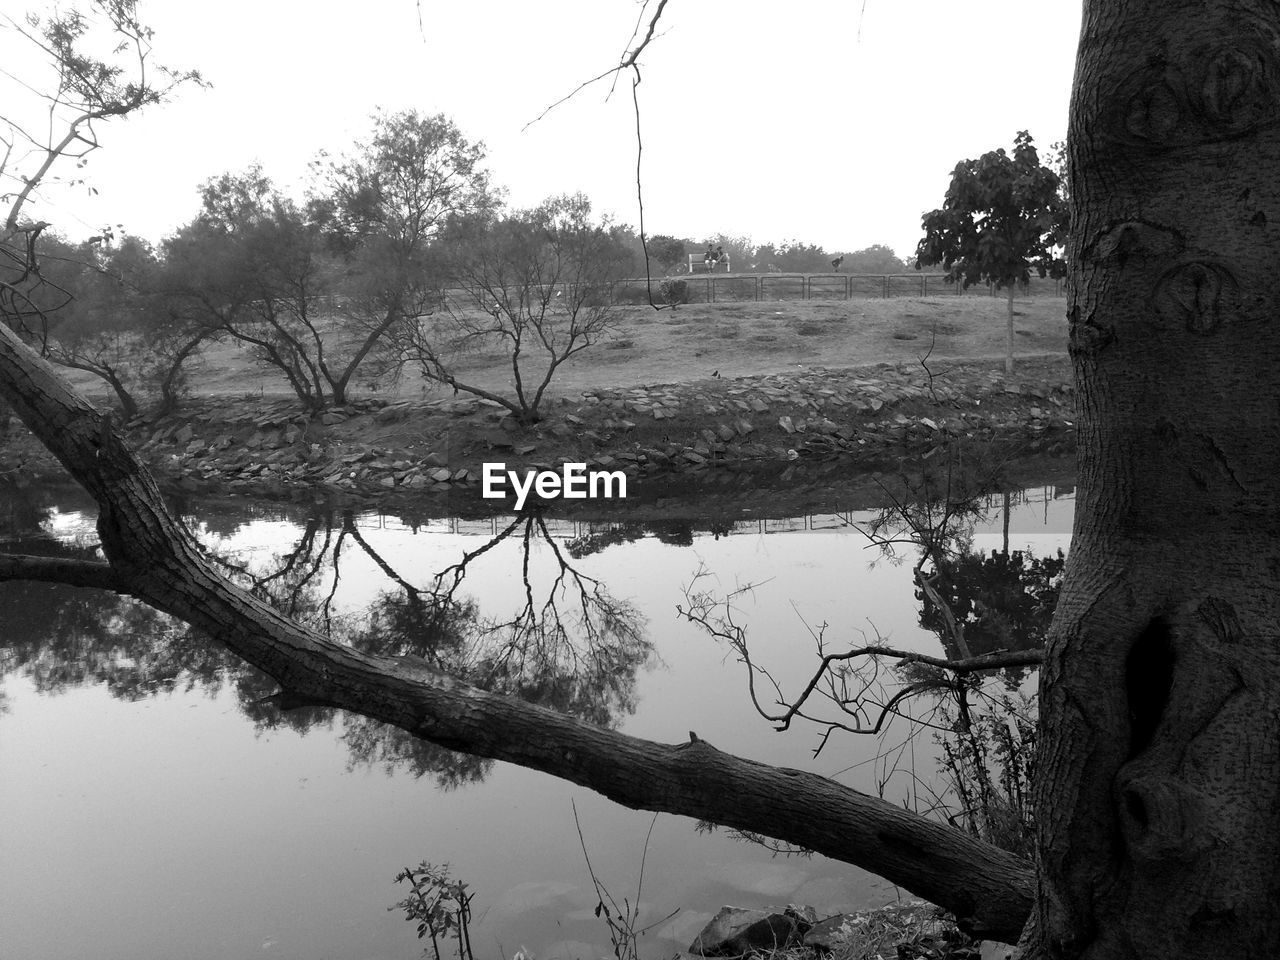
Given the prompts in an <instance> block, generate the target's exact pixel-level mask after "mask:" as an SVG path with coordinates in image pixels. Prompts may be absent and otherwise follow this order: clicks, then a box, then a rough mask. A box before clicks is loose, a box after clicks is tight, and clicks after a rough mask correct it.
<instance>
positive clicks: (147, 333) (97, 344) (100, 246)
mask: <svg viewBox="0 0 1280 960" xmlns="http://www.w3.org/2000/svg"><path fill="white" fill-rule="evenodd" d="M104 241H108V242H104ZM37 249H38V255H39V258H40V264H41V270H40V276H41V280H42V281H43V282H42V283H41V284H40V285H39V286H37V287H34V288H32V289H31V290H29V291H28V296H29V298H30V301H31V303H32V304H39V305H40V309H39V310H38V311H34V312H33V314H32V315H31V316H28V317H26V318H24V319H23V321H22V324H21V329H20V330H19V332H20V333H24V334H25V335H26V336H28V337H29V338H30V341H31V342H33V343H37V344H38V345H39V348H40V351H41V354H42V355H43V356H45V357H47V358H48V359H49V360H52V361H53V362H54V363H56V364H58V365H60V366H64V367H68V368H70V369H73V370H81V371H83V372H85V373H89V374H92V375H93V376H95V377H97V378H99V379H100V380H102V382H103V383H104V384H105V385H106V386H107V387H108V388H110V390H111V391H112V393H113V394H114V395H115V398H116V400H117V402H118V403H119V405H120V410H121V413H122V414H123V416H124V417H125V418H126V419H131V418H133V417H135V416H137V415H138V414H139V413H140V411H141V410H142V407H143V405H144V404H145V403H146V402H147V401H148V400H149V399H152V398H154V399H157V400H158V401H159V405H158V411H159V412H161V413H164V412H168V411H170V410H172V409H173V408H174V407H175V406H176V405H177V403H178V401H179V399H180V397H181V394H182V392H183V390H184V388H185V377H184V367H185V364H186V361H187V360H189V359H190V358H191V357H192V356H193V355H194V354H195V353H196V352H197V350H198V348H199V346H200V344H201V343H202V342H203V340H204V338H205V335H206V333H205V331H204V329H203V327H202V326H201V325H200V324H199V323H195V322H193V321H192V320H191V319H190V318H189V317H187V316H185V315H184V314H183V312H182V311H181V310H179V309H177V304H175V303H174V302H173V300H172V299H171V298H169V297H168V296H166V295H165V293H164V292H163V289H162V287H163V283H162V281H161V275H162V265H161V263H160V260H159V258H158V257H157V255H156V253H155V251H154V250H152V248H151V246H150V244H148V243H147V242H146V241H145V240H142V239H140V238H138V237H132V236H128V235H125V236H122V237H119V238H114V237H112V238H103V241H95V242H93V243H82V244H68V243H65V242H63V241H60V240H58V239H57V238H56V237H52V236H50V234H48V233H47V232H46V233H44V234H42V235H41V237H40V240H39V243H38V248H37Z"/></svg>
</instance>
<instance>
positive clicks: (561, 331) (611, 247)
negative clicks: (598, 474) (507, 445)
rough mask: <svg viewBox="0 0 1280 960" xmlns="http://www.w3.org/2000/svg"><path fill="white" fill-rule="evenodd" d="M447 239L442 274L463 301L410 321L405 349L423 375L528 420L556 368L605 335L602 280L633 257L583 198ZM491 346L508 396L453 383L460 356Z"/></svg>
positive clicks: (607, 319)
mask: <svg viewBox="0 0 1280 960" xmlns="http://www.w3.org/2000/svg"><path fill="white" fill-rule="evenodd" d="M454 242H455V245H456V248H457V252H455V253H454V254H453V255H452V256H451V257H450V259H449V271H450V274H451V276H452V279H453V282H454V283H455V284H457V286H458V288H459V289H460V291H461V296H460V297H458V298H456V299H449V300H446V301H445V309H444V310H442V311H440V312H438V313H436V314H434V315H430V316H422V317H419V318H417V321H416V323H415V324H414V325H412V326H411V327H408V328H407V331H408V338H407V341H406V342H405V344H404V347H403V350H404V352H405V354H406V355H407V356H409V357H411V358H413V360H415V361H416V362H417V364H418V367H419V369H420V370H421V371H422V375H423V377H425V378H426V379H428V380H433V381H436V382H438V383H443V384H446V385H448V386H450V387H452V388H454V390H461V391H463V392H466V393H471V394H475V395H476V396H480V397H484V398H486V399H489V400H493V401H494V402H496V403H500V404H502V406H504V407H506V408H507V409H508V410H510V411H511V413H512V414H513V415H514V416H515V417H516V418H517V419H518V420H520V421H521V422H523V423H533V422H535V421H537V420H538V419H539V417H540V406H541V404H542V400H543V397H544V396H545V394H546V390H547V387H548V386H550V384H551V381H552V379H553V378H554V377H555V375H556V371H557V370H558V369H559V368H560V366H561V364H563V363H564V362H565V361H567V360H569V359H570V358H571V357H574V356H576V355H577V354H579V353H581V352H582V351H583V350H586V349H587V348H589V347H591V346H592V345H594V344H595V343H598V342H599V341H600V339H601V338H602V337H604V336H605V335H606V334H607V333H608V332H609V329H610V328H611V326H612V324H613V322H614V319H615V316H616V315H615V311H614V308H613V306H612V305H611V297H610V295H609V283H610V281H612V280H614V279H616V278H618V277H619V276H621V275H623V274H624V273H625V272H626V268H627V267H628V266H629V265H630V263H631V254H630V252H629V251H628V250H627V246H626V243H625V241H624V239H623V238H622V237H621V236H620V235H619V232H618V231H615V230H613V229H612V228H611V227H610V225H609V223H608V222H607V221H606V222H603V223H595V222H593V221H592V219H591V203H590V201H589V200H588V199H587V198H586V197H584V196H583V195H582V194H576V195H574V196H561V197H554V198H552V199H550V200H548V201H546V202H545V203H543V204H542V205H541V206H539V207H536V208H534V209H533V210H525V211H520V212H517V213H513V214H511V215H509V216H506V217H503V218H501V219H498V220H496V221H491V222H490V221H472V222H471V223H468V224H465V225H461V226H460V228H459V229H458V231H457V234H456V236H455V238H454ZM495 346H496V347H497V348H498V349H501V350H503V351H504V352H505V354H506V360H507V364H508V366H509V368H510V370H511V389H512V393H513V394H514V396H507V395H506V394H503V393H500V392H497V391H495V390H491V389H488V388H485V387H481V386H478V385H476V384H473V383H468V382H467V381H465V380H463V379H461V378H460V374H459V372H458V361H459V360H460V359H461V358H463V357H465V356H466V355H467V353H468V352H470V351H474V350H478V349H484V348H485V347H490V348H492V347H495Z"/></svg>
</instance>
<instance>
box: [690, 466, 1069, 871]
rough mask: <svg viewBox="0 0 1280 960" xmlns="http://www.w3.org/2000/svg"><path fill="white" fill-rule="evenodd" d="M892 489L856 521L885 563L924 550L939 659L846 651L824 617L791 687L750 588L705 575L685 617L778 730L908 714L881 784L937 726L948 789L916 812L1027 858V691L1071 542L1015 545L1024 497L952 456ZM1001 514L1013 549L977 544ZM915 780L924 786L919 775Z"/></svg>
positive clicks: (824, 730) (926, 611) (883, 648)
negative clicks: (733, 667) (763, 657)
mask: <svg viewBox="0 0 1280 960" xmlns="http://www.w3.org/2000/svg"><path fill="white" fill-rule="evenodd" d="M884 492H885V495H886V498H887V499H888V501H889V506H886V507H885V508H883V509H882V510H880V511H878V512H877V513H875V514H874V515H873V516H871V517H870V518H869V519H868V520H867V521H865V522H862V523H851V525H852V526H854V527H856V528H857V529H859V531H860V532H861V533H863V534H864V535H865V536H866V538H867V539H868V540H869V541H870V542H871V543H872V544H873V545H874V546H876V547H877V548H878V549H879V551H880V554H881V557H882V558H883V559H884V560H886V561H888V562H891V563H906V562H910V561H912V559H913V558H914V562H913V565H912V568H911V569H912V578H913V581H914V583H915V586H916V592H915V597H916V600H917V602H919V603H920V605H921V607H920V614H919V622H920V625H921V626H922V627H924V628H925V629H927V630H929V631H931V632H933V633H935V634H936V635H937V636H938V638H939V640H940V641H941V644H942V655H941V656H938V655H936V654H930V653H921V652H918V651H912V650H903V649H898V648H894V647H891V646H889V645H888V644H886V643H885V642H884V641H883V640H882V638H881V637H880V636H879V635H878V634H877V635H876V636H875V637H874V639H873V640H870V641H868V642H865V643H863V644H862V645H860V646H853V647H850V648H847V649H840V648H838V647H837V645H836V644H835V643H833V642H832V641H831V640H830V638H828V637H827V636H826V627H825V625H824V626H820V627H816V628H811V629H810V633H811V635H812V637H813V639H814V641H815V644H816V653H817V663H816V664H815V666H814V668H813V670H812V671H811V672H810V673H809V675H808V679H807V681H804V682H802V683H801V685H800V686H799V687H798V688H792V689H791V690H789V691H788V690H784V689H783V684H782V683H781V681H779V680H778V679H777V677H776V676H775V673H774V672H773V671H772V670H771V668H770V667H769V666H768V665H766V664H763V663H761V662H760V661H759V660H758V659H757V658H756V657H755V656H754V654H753V651H752V648H751V645H750V644H749V642H748V626H749V624H747V623H745V622H743V621H742V620H741V619H740V617H739V613H738V610H737V607H736V604H735V601H736V598H737V596H738V595H739V594H741V593H743V592H745V591H748V590H753V589H755V588H754V587H752V586H748V587H746V588H742V589H740V590H738V591H735V592H734V593H732V594H729V595H728V596H721V595H716V594H714V593H711V592H707V591H705V590H703V589H702V588H701V586H700V585H699V584H698V583H697V582H695V583H694V584H693V585H691V586H690V587H689V588H688V589H687V592H686V602H685V604H684V605H682V607H681V613H682V614H683V615H684V616H685V617H686V618H687V619H689V620H690V621H692V622H694V623H696V624H698V625H700V626H701V627H702V628H704V629H705V630H706V631H707V632H708V633H709V634H710V635H711V636H713V637H714V638H716V639H718V640H721V641H724V642H727V643H728V644H729V646H730V647H731V648H732V649H733V650H734V651H735V652H736V653H737V655H738V657H739V659H740V660H741V661H742V662H743V663H744V664H745V665H746V666H747V668H748V676H749V678H750V683H749V687H748V689H749V694H750V696H751V699H752V701H753V703H754V705H755V707H756V710H757V711H758V712H759V713H760V715H761V716H762V717H763V718H765V719H766V720H768V721H769V722H770V723H772V724H773V725H774V727H775V729H778V730H786V729H788V728H790V727H791V725H792V724H793V722H794V721H797V720H805V721H809V722H811V723H814V724H816V725H817V726H818V728H819V729H820V731H821V736H820V738H819V741H818V745H817V747H816V748H815V750H814V753H815V754H817V753H819V752H821V751H822V749H823V748H824V747H825V746H826V744H827V743H828V742H829V740H830V738H831V736H832V735H833V734H834V733H836V732H838V731H843V732H849V733H858V734H871V735H875V736H883V735H884V734H885V733H886V731H887V729H888V724H889V721H890V720H891V719H893V718H898V717H901V718H902V719H904V720H906V721H907V722H908V725H909V729H908V732H907V734H906V735H905V737H903V738H899V742H898V743H897V744H896V745H893V746H889V745H888V744H887V743H886V744H885V745H884V747H883V749H882V751H881V753H880V755H879V756H878V757H877V761H878V770H877V780H878V782H880V783H881V785H882V788H883V784H884V783H885V782H887V781H888V779H889V778H890V776H891V775H892V774H893V773H894V772H895V771H896V769H897V766H896V764H897V762H898V757H900V756H901V755H902V752H903V750H902V748H903V747H905V746H906V745H907V744H909V743H910V742H911V741H912V739H913V738H914V737H915V736H916V735H917V734H918V733H919V732H921V731H922V730H923V729H932V730H933V731H934V733H935V735H936V737H937V739H938V742H939V744H940V746H941V750H942V763H943V766H944V770H945V772H946V774H947V777H948V779H949V780H950V781H951V782H950V787H951V791H952V795H951V796H950V797H943V796H939V795H938V794H936V793H932V791H930V795H929V796H927V797H925V798H923V799H922V798H920V797H919V795H918V794H917V793H916V790H915V788H914V786H913V788H912V790H911V791H910V792H911V795H912V796H915V797H916V804H917V808H918V809H917V812H927V810H935V811H938V812H941V813H943V814H945V815H946V816H947V817H948V819H950V820H951V822H953V823H954V824H956V825H960V826H963V827H965V828H966V829H968V830H970V831H971V832H972V833H974V834H976V835H978V836H981V837H982V838H983V839H986V840H989V841H991V842H993V843H996V844H998V845H1000V846H1003V847H1005V848H1006V849H1010V850H1012V851H1013V852H1016V853H1020V854H1023V855H1029V852H1030V846H1031V838H1032V836H1033V825H1032V821H1033V811H1032V810H1031V809H1030V782H1031V778H1032V777H1033V775H1034V735H1035V713H1036V704H1035V699H1034V693H1030V692H1024V690H1023V686H1024V681H1025V680H1026V679H1027V678H1028V677H1029V675H1030V674H1031V672H1032V670H1033V669H1034V668H1035V667H1037V666H1038V665H1039V663H1040V660H1041V657H1042V650H1043V647H1044V641H1045V635H1046V632H1047V630H1048V627H1049V622H1050V620H1051V619H1052V616H1053V611H1054V607H1055V606H1056V604H1057V599H1058V589H1059V585H1060V583H1061V579H1062V573H1063V568H1064V565H1065V556H1064V554H1063V552H1062V551H1061V550H1058V551H1055V553H1054V554H1052V555H1050V556H1044V557H1036V556H1034V555H1033V554H1032V553H1030V552H1029V551H1025V550H1014V551H1011V550H1010V549H1009V513H1010V508H1011V506H1012V498H1013V496H1014V495H1012V494H1010V493H1004V494H1003V495H1001V496H1000V497H999V500H1000V501H1001V505H1000V507H996V506H995V503H996V501H995V500H994V499H993V497H992V487H991V485H990V478H989V476H987V477H983V476H981V475H975V474H973V473H972V472H969V473H966V472H964V471H962V470H960V469H959V464H958V463H956V462H951V463H947V464H944V465H943V466H942V468H941V469H939V470H938V471H937V472H935V473H932V474H929V473H926V474H925V475H923V476H922V477H920V478H918V479H917V480H915V481H910V480H908V479H906V478H905V477H904V478H903V479H902V482H901V486H900V488H899V489H897V490H890V489H888V488H887V487H886V488H885V489H884ZM995 509H1002V513H1003V530H1004V536H1003V548H1002V549H1001V550H992V551H991V552H990V554H989V555H988V554H983V553H980V552H975V551H974V549H973V543H974V536H975V530H976V527H977V524H978V523H979V522H987V521H989V520H990V519H991V516H992V511H993V510H995ZM705 574H706V571H703V572H702V573H701V574H700V575H699V579H701V577H702V576H703V575H705ZM873 629H874V628H873ZM908 775H909V776H910V777H911V779H912V780H913V782H914V783H915V784H919V782H920V781H919V779H918V778H917V777H916V771H914V770H911V771H909V772H908ZM748 839H752V838H748Z"/></svg>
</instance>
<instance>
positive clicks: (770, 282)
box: [314, 273, 1065, 310]
mask: <svg viewBox="0 0 1280 960" xmlns="http://www.w3.org/2000/svg"><path fill="white" fill-rule="evenodd" d="M664 279H672V280H678V281H680V282H682V283H685V284H687V289H688V292H689V295H688V299H687V300H685V301H682V302H685V303H741V302H745V301H760V300H871V299H888V298H890V297H943V296H946V297H958V296H968V297H975V296H992V297H995V296H1000V297H1003V296H1004V295H1005V294H1004V291H1003V290H997V289H996V288H995V286H994V285H993V284H989V283H988V284H979V285H974V286H971V287H969V288H968V289H967V290H965V289H963V288H962V287H961V286H960V284H958V283H947V282H946V275H945V274H941V273H897V274H866V275H863V274H850V273H736V274H712V273H708V274H704V275H702V276H680V277H673V278H663V277H653V278H652V280H651V281H648V282H646V280H645V278H644V277H632V278H630V279H626V280H611V281H608V282H607V283H601V284H600V285H599V289H600V291H601V293H602V295H603V296H604V297H605V298H607V300H608V302H609V303H611V304H620V305H621V304H633V305H638V304H647V303H648V302H649V285H650V284H651V285H652V289H653V299H654V301H655V302H661V298H660V296H659V293H658V288H659V285H660V284H661V283H662V282H663V280H664ZM574 287H575V285H574V284H556V285H555V287H554V289H556V290H559V289H561V288H563V289H564V293H565V294H566V295H567V294H568V293H569V290H570V289H573V288H574ZM542 289H544V290H545V289H546V288H545V287H544V288H542ZM1064 292H1065V291H1064V289H1063V283H1062V281H1061V280H1053V279H1050V278H1043V279H1042V278H1040V277H1032V278H1031V282H1030V283H1029V284H1027V285H1026V286H1025V287H1020V288H1019V289H1018V294H1017V295H1018V297H1019V298H1025V297H1061V296H1063V294H1064ZM440 296H441V299H442V301H444V300H453V301H454V302H460V303H465V302H467V301H468V299H469V296H468V294H467V292H466V291H465V290H461V289H458V288H448V289H445V290H442V291H441V292H440ZM314 303H317V304H319V305H320V306H321V308H322V309H328V310H336V309H340V308H342V307H343V306H344V305H345V298H343V297H335V296H324V297H317V298H315V300H314Z"/></svg>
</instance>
